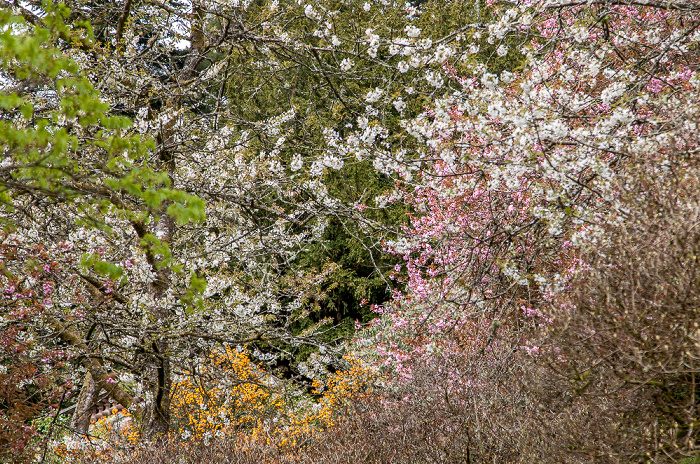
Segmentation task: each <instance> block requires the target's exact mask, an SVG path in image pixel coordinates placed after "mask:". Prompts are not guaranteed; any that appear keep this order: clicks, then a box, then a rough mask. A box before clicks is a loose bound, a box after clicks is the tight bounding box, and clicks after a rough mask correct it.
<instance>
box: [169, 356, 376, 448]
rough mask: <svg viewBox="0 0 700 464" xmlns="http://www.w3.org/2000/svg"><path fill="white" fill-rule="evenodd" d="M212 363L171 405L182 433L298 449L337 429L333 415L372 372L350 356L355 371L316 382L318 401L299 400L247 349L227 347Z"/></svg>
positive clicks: (179, 388) (182, 386)
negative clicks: (262, 440)
mask: <svg viewBox="0 0 700 464" xmlns="http://www.w3.org/2000/svg"><path fill="white" fill-rule="evenodd" d="M209 361H210V364H209V365H208V366H202V367H201V371H200V372H199V373H198V374H197V375H196V376H194V375H191V376H188V377H187V378H185V379H184V380H182V381H181V382H178V383H177V384H176V386H175V388H174V392H175V393H174V396H173V399H172V403H171V405H172V407H173V411H174V417H175V420H176V421H177V425H178V428H177V431H178V432H179V433H181V434H183V436H192V437H193V438H203V437H211V436H215V435H217V436H231V437H233V436H236V437H237V438H240V437H241V434H244V435H248V436H249V437H252V438H262V437H265V438H266V440H270V439H274V440H275V441H276V442H277V443H280V444H281V445H282V446H296V445H297V444H299V443H300V440H301V439H306V438H309V437H311V436H313V435H314V434H316V433H317V432H318V431H320V430H322V429H324V428H326V427H329V426H332V425H333V418H334V414H335V413H336V412H337V411H338V410H339V409H340V408H342V407H343V405H345V404H347V403H348V402H349V401H351V400H352V399H353V398H354V397H356V396H357V395H358V394H359V393H360V392H362V391H363V390H364V389H365V388H366V387H367V385H368V384H369V382H370V380H371V377H372V370H371V369H369V368H368V367H367V366H365V365H363V363H361V362H360V361H359V360H356V359H352V358H346V361H348V363H349V364H350V368H349V369H348V370H346V371H339V372H337V373H335V374H331V375H329V376H328V378H327V379H326V381H325V383H324V382H321V381H318V380H316V381H314V384H313V386H314V389H315V390H314V394H315V395H320V398H319V399H318V400H316V401H311V400H310V399H308V398H307V400H306V401H300V400H299V399H298V397H296V398H294V395H289V394H288V393H287V392H285V391H284V390H283V389H281V388H280V387H275V386H273V384H276V383H275V382H274V380H273V379H272V378H271V377H269V375H268V374H266V373H265V372H264V371H263V369H262V368H261V367H260V366H258V365H256V364H255V363H253V362H252V361H251V360H250V357H249V356H248V354H247V353H245V352H244V351H239V350H235V349H232V348H230V347H227V348H226V349H225V351H221V352H216V353H213V354H212V355H211V356H210V358H209Z"/></svg>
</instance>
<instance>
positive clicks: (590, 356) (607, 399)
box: [533, 161, 700, 462]
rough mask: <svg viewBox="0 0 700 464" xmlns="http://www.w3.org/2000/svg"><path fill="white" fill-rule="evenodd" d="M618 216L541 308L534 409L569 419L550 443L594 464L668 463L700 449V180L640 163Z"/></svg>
mask: <svg viewBox="0 0 700 464" xmlns="http://www.w3.org/2000/svg"><path fill="white" fill-rule="evenodd" d="M623 188H624V190H625V195H624V197H623V198H625V201H624V203H625V207H624V208H623V210H624V211H625V213H623V214H620V215H618V216H617V217H616V218H615V219H617V221H611V223H612V224H614V225H611V226H610V227H609V228H608V237H607V240H606V242H605V243H604V245H603V246H601V247H600V248H599V249H597V250H591V251H589V252H587V253H585V254H584V256H583V262H584V263H585V264H584V266H585V267H584V269H583V270H581V271H580V273H579V276H578V278H577V279H576V281H575V283H574V285H573V287H572V290H571V292H569V293H568V294H567V295H566V296H565V297H563V298H561V299H560V300H559V301H558V302H557V304H556V305H555V307H554V308H553V309H552V311H551V315H552V317H553V318H554V322H553V323H552V324H551V327H550V329H549V330H548V333H547V342H546V343H548V347H549V351H548V353H549V354H548V355H545V356H542V357H541V358H539V362H540V363H541V364H542V365H546V366H547V367H548V369H547V371H546V372H547V374H546V375H545V376H544V377H542V378H540V379H537V380H533V382H534V383H536V384H537V386H538V387H539V390H540V391H539V398H540V400H541V401H542V404H543V407H547V408H550V409H551V410H553V411H556V412H558V413H561V414H568V415H569V416H570V417H571V418H572V420H571V422H570V423H569V424H568V425H567V426H566V427H565V428H566V430H565V431H564V433H563V434H562V436H560V437H559V444H558V447H557V448H558V449H559V450H564V451H568V452H569V453H570V454H572V455H580V456H589V457H590V459H591V461H593V460H595V461H596V462H678V460H679V459H681V458H683V457H692V456H694V455H697V454H698V445H697V443H696V442H697V440H698V426H700V414H699V412H698V403H699V401H700V394H699V393H700V392H699V391H698V381H700V326H699V323H700V262H699V261H698V259H700V198H699V197H698V195H697V192H698V190H699V188H700V178H699V176H698V171H697V169H696V168H695V167H694V166H689V164H688V162H687V161H681V162H679V163H678V164H677V165H672V166H671V167H670V168H669V169H667V170H666V171H660V170H659V169H658V167H656V166H650V165H643V166H641V167H639V168H638V169H636V170H634V171H633V172H632V173H631V175H630V177H629V178H628V179H626V182H625V183H624V184H623Z"/></svg>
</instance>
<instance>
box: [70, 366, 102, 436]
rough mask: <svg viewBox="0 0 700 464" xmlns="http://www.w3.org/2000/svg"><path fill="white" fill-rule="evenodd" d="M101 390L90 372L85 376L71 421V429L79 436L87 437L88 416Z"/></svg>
mask: <svg viewBox="0 0 700 464" xmlns="http://www.w3.org/2000/svg"><path fill="white" fill-rule="evenodd" d="M101 390H102V389H101V388H100V387H99V386H98V385H97V383H96V382H95V380H94V379H93V378H92V375H91V374H90V372H88V373H87V374H85V379H84V380H83V388H82V389H81V390H80V395H79V396H78V404H77V405H76V406H75V411H73V418H72V419H71V427H73V429H74V430H75V431H76V432H77V433H79V434H80V435H87V433H88V428H89V427H90V416H91V415H92V411H93V409H94V408H95V405H96V404H97V400H98V399H99V395H100V391H101Z"/></svg>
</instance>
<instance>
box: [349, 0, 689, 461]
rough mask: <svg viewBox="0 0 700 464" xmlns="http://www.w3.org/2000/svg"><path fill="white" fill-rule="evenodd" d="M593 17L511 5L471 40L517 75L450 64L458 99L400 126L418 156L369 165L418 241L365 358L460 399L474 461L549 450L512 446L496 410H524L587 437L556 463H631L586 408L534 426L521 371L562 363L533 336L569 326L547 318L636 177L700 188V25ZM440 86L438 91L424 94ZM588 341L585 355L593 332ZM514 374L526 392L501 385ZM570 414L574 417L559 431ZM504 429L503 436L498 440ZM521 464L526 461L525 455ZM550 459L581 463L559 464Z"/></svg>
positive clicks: (406, 245)
mask: <svg viewBox="0 0 700 464" xmlns="http://www.w3.org/2000/svg"><path fill="white" fill-rule="evenodd" d="M594 4H595V5H596V6H595V7H591V5H592V4H590V3H589V4H586V5H585V6H584V5H583V4H580V5H579V4H578V3H573V2H572V3H567V2H517V3H513V4H509V3H504V4H502V5H501V6H500V7H498V9H497V13H496V14H495V19H494V21H492V22H491V23H489V24H484V25H483V27H474V28H473V29H467V30H465V31H464V34H465V36H466V37H469V38H471V39H472V40H474V41H475V43H474V49H473V51H476V50H477V44H478V41H480V40H485V41H486V42H487V43H490V44H492V45H494V46H496V47H497V48H496V50H495V53H494V56H497V55H503V56H507V55H508V54H509V53H517V55H518V56H519V57H522V62H521V63H519V64H518V65H517V66H514V67H511V68H506V69H505V70H502V71H501V72H498V73H496V72H494V71H493V70H492V69H490V68H489V64H488V63H486V64H485V63H484V62H483V60H476V59H470V58H469V57H468V56H467V57H466V58H465V59H462V60H449V59H448V60H447V61H446V62H441V63H443V66H444V72H443V73H441V74H439V75H440V76H441V77H440V79H443V80H444V81H447V80H449V79H452V80H453V81H455V82H458V83H459V84H460V85H461V86H462V89H460V91H458V92H454V93H452V94H451V95H448V96H445V97H444V98H442V99H438V100H437V101H435V102H434V103H433V104H432V105H430V106H428V107H427V108H426V111H425V112H424V113H422V114H420V115H418V117H416V118H412V119H409V118H407V119H405V120H403V121H402V126H403V128H404V129H405V137H407V138H413V139H414V140H417V141H418V143H419V145H422V146H423V149H422V150H418V151H416V153H415V154H414V155H411V154H407V153H405V152H400V151H396V150H395V149H387V150H381V149H379V150H377V149H375V151H374V153H375V156H376V161H375V164H376V165H377V167H378V168H379V169H382V170H384V171H385V172H388V173H391V175H394V176H395V178H396V179H397V181H398V183H399V186H400V188H397V190H395V192H394V194H393V195H392V196H391V197H390V198H389V200H390V201H404V202H406V203H407V204H408V205H410V206H411V208H412V209H413V214H412V215H411V222H410V224H409V225H408V226H407V228H406V232H407V234H406V235H405V236H404V237H402V238H400V239H398V240H394V241H390V242H387V247H388V249H389V250H390V251H392V252H394V253H397V254H398V255H400V256H402V257H403V259H404V261H405V268H403V267H398V266H397V269H396V270H397V273H398V272H399V271H401V270H402V269H405V272H404V273H402V274H403V275H405V279H406V282H407V287H408V289H409V291H408V292H406V293H405V294H397V295H396V301H395V303H394V304H392V305H389V306H386V307H384V308H381V309H379V311H380V312H383V313H384V315H383V316H382V318H381V319H378V320H376V321H375V322H374V323H373V324H372V325H371V326H370V327H369V328H368V331H367V333H366V334H365V336H366V337H369V340H371V342H369V341H367V340H362V339H360V347H364V348H363V349H364V350H365V351H369V352H372V353H373V354H374V356H378V357H379V359H381V360H382V361H383V362H384V363H385V364H388V365H393V366H395V369H396V371H397V372H398V373H399V374H400V377H399V379H398V384H399V385H401V384H402V382H401V377H403V378H404V379H410V380H411V381H416V382H419V381H418V380H417V379H419V378H421V377H422V376H424V374H423V372H425V370H426V369H428V371H432V372H434V374H432V375H434V377H435V378H442V381H441V386H440V387H435V388H436V389H437V390H438V391H436V392H435V393H433V394H435V395H439V394H440V393H441V391H442V392H443V393H444V394H445V395H449V394H450V392H451V394H452V395H454V396H453V397H452V401H455V402H457V404H458V405H459V406H458V407H457V409H458V410H459V411H460V414H462V415H466V416H467V419H465V420H466V422H467V423H469V424H471V425H470V429H469V434H470V436H471V437H472V439H475V438H476V437H479V439H478V440H477V442H479V443H480V444H479V445H470V444H469V443H470V442H469V440H467V443H466V444H464V446H465V447H466V452H467V454H468V453H469V451H470V450H471V457H472V459H474V456H475V454H474V453H475V452H476V450H479V449H481V452H482V453H483V454H482V455H481V456H482V457H484V458H486V457H488V456H491V455H492V454H491V453H493V452H495V453H496V454H498V455H500V451H494V450H498V449H499V446H503V444H504V443H511V442H510V440H511V438H512V435H513V434H516V433H517V434H520V438H519V440H518V443H520V445H522V446H523V447H526V446H529V445H528V443H529V444H531V443H532V441H531V439H532V437H533V435H532V433H535V435H534V436H537V435H536V433H537V432H533V430H536V429H537V427H534V428H533V429H530V430H529V431H528V430H527V428H528V426H527V424H521V426H520V427H518V428H517V429H513V428H511V427H509V425H511V423H512V420H511V419H510V418H508V417H507V416H504V415H502V414H501V413H499V412H497V411H494V410H493V409H491V408H489V407H487V406H484V404H486V405H489V404H502V405H505V406H503V407H506V408H508V409H509V410H518V411H520V412H521V413H522V414H520V416H519V417H521V418H524V417H527V416H528V415H529V417H530V418H531V421H532V422H533V423H536V424H539V425H540V426H541V425H542V424H547V427H548V428H550V429H551V430H555V427H556V424H562V423H563V422H566V421H569V423H570V424H575V425H572V426H571V428H569V429H567V430H568V431H567V432H565V433H566V434H567V435H564V432H563V433H562V435H563V436H571V437H575V438H572V439H571V441H567V440H566V439H563V440H562V441H561V442H560V444H559V445H557V444H556V440H555V439H551V440H546V441H548V442H549V443H550V444H552V446H553V447H554V449H557V450H559V451H561V449H568V450H569V451H574V453H581V454H584V455H588V454H587V453H592V454H594V455H596V456H598V457H600V458H601V459H603V456H605V455H606V454H605V453H607V452H611V453H612V455H613V456H617V457H613V458H612V459H617V458H619V456H621V455H622V454H621V453H622V452H621V450H620V448H619V447H617V448H615V447H613V448H614V450H613V448H610V449H608V450H601V449H599V448H595V446H593V443H594V442H595V439H594V437H595V433H598V432H600V436H601V437H603V436H605V435H606V433H605V432H602V431H600V430H598V429H594V431H593V432H591V434H589V435H587V436H584V435H583V434H581V431H582V430H587V427H586V425H585V424H587V421H588V420H592V419H593V418H594V417H595V415H596V413H595V407H593V408H590V406H592V405H591V404H588V403H586V401H585V400H582V401H581V402H579V403H577V406H578V407H579V409H578V410H575V408H571V409H569V408H563V409H561V410H558V409H556V408H555V409H553V410H552V411H555V413H553V414H551V415H550V414H539V413H537V412H536V409H534V410H533V409H531V407H532V406H531V405H532V404H533V402H534V401H535V399H534V398H535V396H537V395H535V394H534V392H533V391H532V389H530V388H525V387H526V386H527V385H525V382H526V379H531V377H530V374H528V373H527V370H525V369H523V366H526V365H530V366H532V365H531V364H530V361H529V360H527V359H524V358H523V356H525V355H528V356H534V357H535V359H540V358H539V356H540V355H539V353H541V352H543V351H546V352H547V353H553V354H552V356H553V357H554V359H557V353H558V352H557V351H556V350H557V349H559V350H563V349H564V348H561V347H557V346H556V342H555V341H554V340H553V339H549V338H547V337H544V338H540V336H539V334H538V332H537V329H538V328H542V327H544V326H547V325H550V324H552V323H553V320H554V319H557V318H558V317H561V315H562V314H561V313H560V312H558V311H556V310H551V309H550V303H551V302H552V301H554V299H555V298H556V297H557V295H561V294H562V292H566V291H567V289H568V288H569V285H570V283H571V279H572V277H573V275H574V272H575V271H576V269H577V267H578V265H579V264H580V262H579V260H578V259H579V257H580V254H579V253H581V252H582V250H584V251H586V252H588V251H587V250H595V249H597V248H599V247H605V246H607V244H608V243H611V242H610V241H611V240H612V238H611V236H610V233H609V232H610V230H611V229H610V228H611V227H614V225H617V224H620V222H622V221H625V220H628V219H627V218H628V217H629V216H628V214H630V205H629V202H628V195H627V194H626V192H627V190H629V189H631V186H632V185H635V183H636V182H638V179H639V176H642V177H643V178H644V179H645V181H649V182H651V183H650V184H649V183H647V184H645V188H652V189H653V187H650V186H651V185H653V182H658V183H659V185H660V186H662V185H664V182H665V179H668V178H669V176H668V173H669V172H673V173H674V174H676V175H680V177H681V178H683V176H684V175H685V174H681V173H682V172H683V171H684V170H687V171H688V174H687V175H688V176H689V178H692V176H693V175H694V174H692V172H694V171H692V170H693V169H694V167H693V166H694V158H695V155H696V152H697V146H698V144H697V142H698V141H697V137H696V132H697V131H696V130H695V129H696V126H697V123H696V121H697V112H698V106H697V102H698V83H699V82H700V81H699V80H698V74H697V72H698V69H697V43H698V37H700V32H699V31H698V24H699V23H698V13H699V12H700V9H698V7H697V5H695V4H692V3H685V2H678V3H676V2H671V3H668V4H661V3H653V2H623V1H620V2H601V3H600V4H597V3H595V2H594ZM515 47H517V48H516V49H515V50H513V48H515ZM436 75H437V74H432V75H428V74H426V79H427V80H428V83H429V84H431V85H432V83H433V82H436V81H435V79H436ZM438 82H439V81H438ZM438 85H439V84H438ZM377 125H379V122H378V121H377V122H375V123H374V125H373V126H372V127H377ZM344 142H345V143H344V145H343V147H344V149H346V150H348V151H350V152H358V151H362V150H369V148H368V146H367V145H366V144H365V143H364V142H362V141H360V140H359V138H355V139H353V138H345V140H344ZM681 160H683V161H681ZM640 164H643V165H644V166H645V167H646V170H639V169H638V168H637V166H639V165H640ZM636 185H638V184H636ZM664 188H666V187H664ZM647 194H648V191H645V193H644V195H647ZM642 217H645V216H642ZM633 220H638V219H633ZM616 243H617V245H614V246H618V247H619V246H621V245H620V242H616ZM625 256H628V255H625ZM596 262H597V263H599V265H601V266H605V265H607V264H601V262H600V261H596ZM606 263H607V261H606ZM650 265H651V263H650ZM398 275H401V274H397V277H398ZM609 284H610V282H608V281H603V282H600V283H599V284H598V285H609ZM596 298H600V293H597V294H596V296H595V297H593V296H591V299H590V300H587V302H586V305H595V304H596V302H597V300H596ZM577 301H578V300H577ZM587 307H588V306H587ZM593 308H595V306H593ZM572 312H574V313H575V310H572ZM669 314H671V313H669ZM582 317H584V316H582ZM690 317H691V318H692V316H690ZM577 320H578V321H579V322H580V319H577ZM583 325H585V324H583ZM558 327H559V329H560V330H563V331H565V330H566V328H567V327H568V326H567V325H566V324H564V325H563V326H558ZM590 327H591V328H592V327H596V324H595V323H593V324H592V325H591V326H590ZM606 327H607V329H610V327H611V325H610V324H609V325H607V326H606ZM582 330H583V329H582ZM591 330H593V329H591ZM678 335H679V336H680V334H678ZM577 336H580V337H581V338H585V337H586V332H583V331H582V332H577ZM630 336H631V335H630ZM681 338H682V337H681ZM559 340H560V341H561V339H559ZM569 341H571V340H569ZM562 343H563V342H562ZM688 343H689V342H688ZM368 346H369V347H370V348H369V349H367V348H366V347H368ZM374 346H377V348H376V349H375V348H374ZM610 346H612V345H610ZM610 346H609V347H608V348H610ZM681 346H682V347H687V346H688V344H687V343H686V342H684V343H683V344H682V345H678V347H679V349H680V347H681ZM596 348H600V345H596ZM596 348H593V347H591V350H593V349H596ZM578 353H579V352H578V351H577V350H576V349H575V347H573V346H571V347H568V348H567V354H566V355H565V356H564V358H562V359H561V360H560V361H561V362H564V363H565V361H566V360H569V361H571V364H569V365H568V367H567V368H569V369H570V370H567V372H569V373H571V372H574V371H576V368H575V366H577V365H578V364H577V363H578V361H577V360H576V359H577V356H578ZM604 353H605V354H609V351H607V352H604ZM605 354H604V355H602V356H605ZM596 359H597V360H600V358H596ZM591 363H593V364H594V363H595V362H594V361H591ZM593 364H588V366H589V367H590V366H592V365H593ZM545 366H546V363H542V364H541V365H540V366H539V367H538V366H537V365H535V367H530V369H532V370H534V371H537V370H538V369H540V368H541V367H545ZM590 368H591V369H592V367H590ZM629 369H632V368H629ZM689 369H690V370H691V371H693V372H694V371H695V368H694V367H690V368H689ZM445 371H448V373H445ZM584 371H585V369H584ZM578 372H579V374H582V371H578ZM624 372H626V373H629V372H631V371H630V370H626V371H624ZM465 373H469V374H465ZM504 373H507V374H506V375H513V376H514V378H515V379H516V382H514V383H513V382H510V381H508V382H506V381H504V377H503V376H504ZM624 375H627V374H622V376H624ZM518 379H520V380H521V381H520V382H518V381H517V380H518ZM568 380H571V378H567V381H568ZM509 382H510V383H509ZM527 382H532V380H527ZM581 382H583V383H585V382H584V381H583V380H581ZM664 382H665V380H664ZM428 385H430V384H429V383H428ZM532 385H534V384H532ZM607 385H608V386H610V384H607ZM616 385H617V386H619V384H616ZM524 386H525V387H524ZM401 388H404V387H401ZM427 388H428V389H429V390H430V388H429V387H427ZM611 388H614V387H612V386H611ZM528 390H530V391H528ZM433 391H434V390H433ZM553 391H554V389H551V390H549V393H550V394H551V395H560V394H562V390H559V391H558V392H554V393H553ZM580 393H581V392H579V393H577V392H576V391H574V392H571V394H573V395H574V396H575V395H576V394H580ZM426 396H427V394H426V393H424V392H423V391H422V390H421V391H420V393H416V398H417V399H416V400H415V401H416V402H418V404H422V403H420V401H421V400H420V398H425V397H426ZM565 396H566V395H565ZM406 398H410V396H409V397H406ZM550 400H551V397H550ZM691 401H694V400H691ZM665 404H666V405H668V404H667V403H665ZM664 407H666V406H664ZM669 407H670V406H669ZM460 408H461V409H460ZM564 411H567V414H568V413H569V412H571V413H572V415H571V416H567V418H566V419H565V420H563V419H562V418H563V417H564V416H566V414H564ZM572 411H573V412H572ZM559 412H561V413H562V414H561V415H557V413H559ZM606 417H608V416H606ZM683 417H684V418H683V419H682V420H681V419H680V418H679V420H680V421H681V422H682V425H679V426H680V427H686V432H684V433H683V434H681V436H682V439H687V438H688V437H689V435H688V433H687V427H688V425H687V424H688V422H687V421H688V420H687V417H686V416H683ZM610 420H612V421H618V420H619V419H618V418H615V419H610ZM613 423H615V424H619V423H620V422H613ZM474 424H476V425H474ZM479 424H480V425H479ZM640 424H641V423H640V422H637V423H634V425H631V426H630V427H631V428H634V427H642V426H641V425H640ZM494 427H495V428H496V429H499V428H500V429H501V430H503V431H504V433H505V434H507V435H508V436H506V435H504V436H503V437H502V439H500V438H497V436H496V435H494ZM644 427H646V426H644ZM669 427H673V425H669ZM631 428H628V429H625V432H623V433H631V432H630V430H631ZM649 430H651V428H644V433H643V434H645V433H647V432H648V431H649ZM539 433H540V434H541V427H540V432H539ZM640 433H641V432H640ZM649 433H651V432H649ZM669 436H673V437H677V436H678V435H674V434H673V433H670V435H669ZM479 440H480V441H479ZM499 440H500V443H499ZM672 440H677V438H672ZM535 441H537V440H535ZM651 441H653V440H651V439H650V442H651ZM605 442H606V443H609V442H608V441H605ZM689 442H690V441H689ZM669 443H670V442H668V441H666V442H665V444H664V445H659V443H658V442H657V444H655V445H654V446H655V447H656V448H653V449H652V448H649V447H646V448H644V452H647V451H649V452H652V454H654V453H656V454H654V455H655V456H656V457H657V458H658V459H662V456H661V455H660V454H659V453H658V449H670V448H669V446H671V447H674V446H676V445H678V443H676V445H669ZM471 446H476V447H475V448H470V447H471ZM479 446H480V447H481V448H479ZM685 446H687V445H685ZM691 446H692V445H691ZM508 447H509V446H506V448H508ZM659 447H660V448H659ZM664 447H665V448H664ZM509 449H512V448H509ZM594 449H595V450H594ZM530 451H532V450H531V449H530ZM669 454H672V453H669ZM518 455H519V456H520V458H522V459H525V460H527V459H532V455H531V454H528V452H527V450H526V449H525V448H521V451H519V454H518ZM550 457H551V458H552V459H571V457H570V456H569V457H562V455H560V454H558V452H557V454H555V453H552V455H551V456H550ZM513 459H515V457H514V458H513ZM537 459H543V457H542V456H539V457H537ZM558 462H561V461H558Z"/></svg>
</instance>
